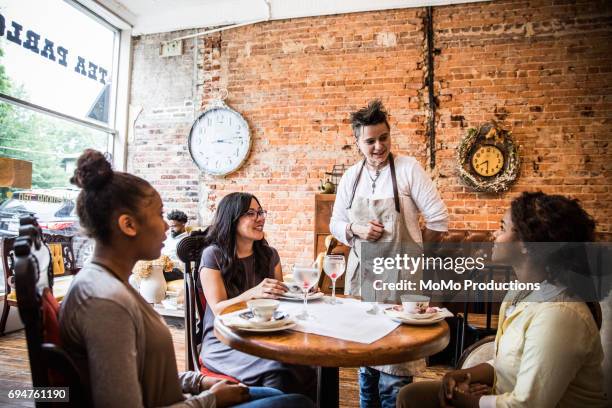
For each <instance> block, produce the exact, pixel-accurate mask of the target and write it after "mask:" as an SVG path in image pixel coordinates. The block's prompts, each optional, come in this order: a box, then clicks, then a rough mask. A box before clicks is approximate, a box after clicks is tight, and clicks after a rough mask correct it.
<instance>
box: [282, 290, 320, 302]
mask: <svg viewBox="0 0 612 408" xmlns="http://www.w3.org/2000/svg"><path fill="white" fill-rule="evenodd" d="M323 296H325V294H324V293H323V292H317V293H310V294H308V296H307V299H308V300H317V299H321V298H322V297H323ZM279 299H281V300H296V301H304V294H302V293H300V294H299V295H296V296H281V297H279Z"/></svg>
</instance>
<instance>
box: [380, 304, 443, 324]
mask: <svg viewBox="0 0 612 408" xmlns="http://www.w3.org/2000/svg"><path fill="white" fill-rule="evenodd" d="M384 313H385V314H386V315H387V316H389V317H390V318H391V320H393V321H395V322H398V323H402V324H410V325H413V326H427V325H431V324H436V323H438V322H441V321H442V320H444V319H445V318H447V317H449V313H447V312H446V311H445V310H441V311H438V312H437V313H427V315H429V317H427V318H423V317H419V318H415V317H413V316H414V313H403V312H400V311H398V309H397V308H396V307H395V306H393V307H388V308H386V309H385V310H384ZM450 315H451V316H452V314H450Z"/></svg>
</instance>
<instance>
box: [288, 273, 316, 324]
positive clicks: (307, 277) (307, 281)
mask: <svg viewBox="0 0 612 408" xmlns="http://www.w3.org/2000/svg"><path fill="white" fill-rule="evenodd" d="M320 276H321V271H320V270H319V268H318V267H317V265H316V264H314V265H312V264H295V265H293V281H294V282H295V283H297V284H298V285H299V286H300V288H302V292H304V309H303V310H302V312H301V313H300V314H298V315H297V316H296V317H297V318H298V319H300V320H312V319H314V317H313V316H312V315H311V314H309V313H308V311H307V310H306V305H307V303H308V292H309V291H310V289H312V287H313V286H315V285H317V284H318V283H319V277H320Z"/></svg>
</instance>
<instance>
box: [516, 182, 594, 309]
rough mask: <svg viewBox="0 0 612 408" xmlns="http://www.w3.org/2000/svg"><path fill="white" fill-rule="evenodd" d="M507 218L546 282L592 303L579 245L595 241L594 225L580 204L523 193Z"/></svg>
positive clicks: (582, 250) (591, 293)
mask: <svg viewBox="0 0 612 408" xmlns="http://www.w3.org/2000/svg"><path fill="white" fill-rule="evenodd" d="M510 215H511V217H512V223H513V224H514V230H515V232H516V233H517V234H518V237H519V239H520V240H521V241H523V242H524V245H525V247H526V248H527V251H528V253H529V254H530V257H531V259H532V261H534V262H536V263H539V264H540V265H541V266H543V267H544V268H545V270H546V273H547V280H548V282H557V283H560V284H562V285H563V286H565V287H567V288H568V292H569V293H571V294H573V295H575V296H577V297H579V298H582V299H585V300H593V299H594V296H595V292H594V287H592V285H590V284H589V282H591V281H590V279H588V278H589V275H590V270H589V262H588V259H587V255H586V249H585V246H584V244H582V243H584V242H592V241H594V240H595V221H594V220H593V218H592V217H591V216H590V215H589V214H588V213H587V212H586V211H585V210H584V209H583V208H582V206H581V205H580V202H579V201H578V200H576V199H571V198H568V197H564V196H561V195H548V194H545V193H543V192H535V193H528V192H524V193H523V194H521V195H520V196H519V197H517V198H515V199H514V200H513V201H512V203H511V205H510ZM542 243H548V244H542ZM550 243H559V244H557V245H555V244H550Z"/></svg>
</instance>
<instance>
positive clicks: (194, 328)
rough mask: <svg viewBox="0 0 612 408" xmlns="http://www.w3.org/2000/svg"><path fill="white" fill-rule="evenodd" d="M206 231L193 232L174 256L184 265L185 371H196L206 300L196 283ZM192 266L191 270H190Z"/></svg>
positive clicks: (179, 244) (181, 242) (184, 239)
mask: <svg viewBox="0 0 612 408" xmlns="http://www.w3.org/2000/svg"><path fill="white" fill-rule="evenodd" d="M205 234H206V231H204V232H201V231H193V232H192V233H191V234H190V235H189V236H188V237H185V238H183V239H182V240H181V241H180V242H179V243H178V245H177V246H176V254H177V255H178V257H179V259H180V260H181V261H182V262H184V263H185V363H186V369H187V370H198V367H199V363H198V360H199V354H200V353H199V350H198V346H199V345H200V343H201V342H202V335H203V325H204V322H203V321H204V311H205V309H206V299H205V298H204V293H203V292H202V289H201V287H200V285H198V284H197V281H198V270H199V269H200V268H199V266H200V258H201V256H202V251H203V250H204V247H205V244H206V243H205ZM192 264H193V268H192Z"/></svg>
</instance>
